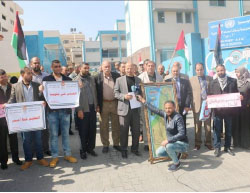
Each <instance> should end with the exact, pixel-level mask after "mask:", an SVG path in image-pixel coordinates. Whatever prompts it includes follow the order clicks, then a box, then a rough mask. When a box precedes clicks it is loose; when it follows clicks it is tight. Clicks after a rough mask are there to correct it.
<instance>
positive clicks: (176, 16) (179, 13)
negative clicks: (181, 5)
mask: <svg viewBox="0 0 250 193" xmlns="http://www.w3.org/2000/svg"><path fill="white" fill-rule="evenodd" d="M178 14H181V22H178ZM176 23H184V21H183V12H176Z"/></svg>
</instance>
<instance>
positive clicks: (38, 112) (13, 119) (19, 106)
mask: <svg viewBox="0 0 250 193" xmlns="http://www.w3.org/2000/svg"><path fill="white" fill-rule="evenodd" d="M43 103H44V102H43V101H36V102H24V103H13V104H6V107H5V114H6V120H7V124H8V129H9V133H10V134H11V133H19V132H27V131H37V130H43V129H46V121H45V110H44V105H43Z"/></svg>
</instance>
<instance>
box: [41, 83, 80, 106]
mask: <svg viewBox="0 0 250 193" xmlns="http://www.w3.org/2000/svg"><path fill="white" fill-rule="evenodd" d="M43 86H44V91H43V94H44V97H45V99H46V101H47V103H48V105H49V107H50V108H51V109H65V108H75V107H78V106H79V96H80V88H79V83H78V82H76V81H44V82H43Z"/></svg>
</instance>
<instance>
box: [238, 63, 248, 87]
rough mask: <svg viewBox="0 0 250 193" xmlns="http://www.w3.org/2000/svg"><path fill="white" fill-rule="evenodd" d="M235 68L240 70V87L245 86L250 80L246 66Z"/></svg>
mask: <svg viewBox="0 0 250 193" xmlns="http://www.w3.org/2000/svg"><path fill="white" fill-rule="evenodd" d="M235 70H237V71H239V73H240V77H239V78H237V86H238V88H241V87H243V86H244V85H245V84H246V83H247V82H250V74H249V72H248V70H247V69H246V68H245V67H239V68H236V69H235Z"/></svg>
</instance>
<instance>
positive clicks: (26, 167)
mask: <svg viewBox="0 0 250 193" xmlns="http://www.w3.org/2000/svg"><path fill="white" fill-rule="evenodd" d="M31 165H32V161H29V162H25V163H24V164H23V165H22V166H21V170H23V171H24V170H26V169H28V168H29V167H30V166H31Z"/></svg>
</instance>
